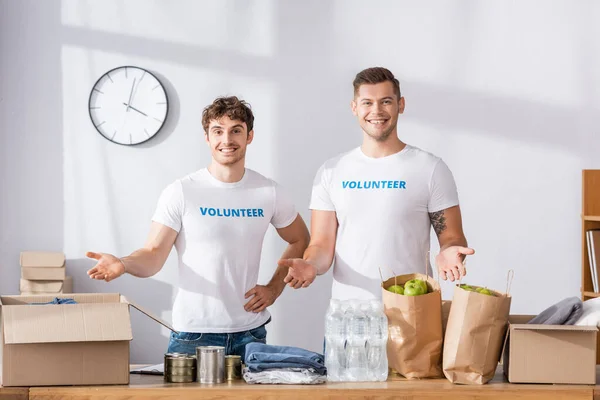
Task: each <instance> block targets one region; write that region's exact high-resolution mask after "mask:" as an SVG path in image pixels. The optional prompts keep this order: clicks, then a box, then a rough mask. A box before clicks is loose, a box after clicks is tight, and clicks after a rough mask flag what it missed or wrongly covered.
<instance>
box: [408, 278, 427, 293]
mask: <svg viewBox="0 0 600 400" xmlns="http://www.w3.org/2000/svg"><path fill="white" fill-rule="evenodd" d="M407 283H410V284H416V285H419V286H420V287H421V288H422V289H423V293H422V294H425V293H427V292H428V290H427V282H425V281H424V280H422V279H411V280H410V281H408V282H406V283H405V284H404V289H406V284H407Z"/></svg>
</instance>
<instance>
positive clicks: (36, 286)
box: [19, 276, 73, 296]
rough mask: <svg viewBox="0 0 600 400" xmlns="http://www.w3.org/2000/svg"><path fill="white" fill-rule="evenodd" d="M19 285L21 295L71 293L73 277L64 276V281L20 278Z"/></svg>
mask: <svg viewBox="0 0 600 400" xmlns="http://www.w3.org/2000/svg"><path fill="white" fill-rule="evenodd" d="M19 286H20V287H19V290H20V292H21V295H23V296H31V295H36V294H56V295H58V294H63V293H73V278H72V277H70V276H65V280H64V281H31V280H29V279H21V281H20V285H19Z"/></svg>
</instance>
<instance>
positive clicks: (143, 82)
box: [89, 66, 169, 145]
mask: <svg viewBox="0 0 600 400" xmlns="http://www.w3.org/2000/svg"><path fill="white" fill-rule="evenodd" d="M168 107H169V105H168V100H167V93H166V92H165V89H164V87H163V85H162V84H161V83H160V82H159V80H158V79H157V78H156V77H155V76H154V75H152V74H151V73H150V72H148V71H146V70H145V69H142V68H138V67H129V66H127V67H118V68H115V69H113V70H110V71H108V72H107V73H105V74H104V75H102V77H100V79H98V81H97V82H96V84H95V85H94V87H93V88H92V92H91V93H90V100H89V111H90V118H91V119H92V123H93V124H94V126H95V127H96V130H97V131H98V132H99V133H100V134H101V135H102V136H104V137H105V138H106V139H108V140H110V141H111V142H114V143H118V144H124V145H135V144H140V143H143V142H145V141H147V140H149V139H151V138H152V137H153V136H154V135H156V134H157V133H158V132H159V131H160V129H161V128H162V127H163V125H164V123H165V120H166V118H167V113H168Z"/></svg>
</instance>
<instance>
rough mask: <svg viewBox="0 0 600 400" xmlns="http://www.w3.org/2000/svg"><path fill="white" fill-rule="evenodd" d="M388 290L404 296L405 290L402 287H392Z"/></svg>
mask: <svg viewBox="0 0 600 400" xmlns="http://www.w3.org/2000/svg"><path fill="white" fill-rule="evenodd" d="M387 290H389V291H390V292H392V293H397V294H404V288H403V287H402V286H400V285H392V286H390V287H389V288H387Z"/></svg>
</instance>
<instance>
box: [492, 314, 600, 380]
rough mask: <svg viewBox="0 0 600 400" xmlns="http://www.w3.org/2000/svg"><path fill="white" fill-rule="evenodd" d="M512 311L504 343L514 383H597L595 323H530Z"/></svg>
mask: <svg viewBox="0 0 600 400" xmlns="http://www.w3.org/2000/svg"><path fill="white" fill-rule="evenodd" d="M533 317H534V316H533V315H511V316H510V317H509V325H508V331H507V336H506V341H505V345H504V351H503V354H504V360H503V368H504V374H505V375H506V377H507V379H508V381H509V382H511V383H561V384H588V385H594V384H596V335H597V332H598V328H597V327H595V326H573V325H536V324H527V322H529V321H530V320H531V319H532V318H533Z"/></svg>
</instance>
